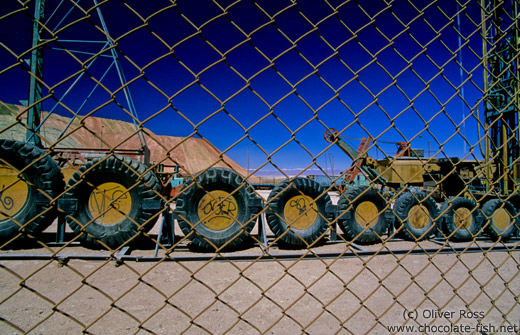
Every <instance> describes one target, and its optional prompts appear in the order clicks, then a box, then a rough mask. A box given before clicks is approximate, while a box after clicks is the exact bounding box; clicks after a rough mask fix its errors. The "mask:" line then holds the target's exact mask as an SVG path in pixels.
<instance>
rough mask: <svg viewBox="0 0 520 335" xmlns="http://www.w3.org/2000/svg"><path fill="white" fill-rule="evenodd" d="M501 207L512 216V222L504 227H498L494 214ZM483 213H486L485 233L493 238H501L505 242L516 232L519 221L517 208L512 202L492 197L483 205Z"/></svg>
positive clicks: (496, 239)
mask: <svg viewBox="0 0 520 335" xmlns="http://www.w3.org/2000/svg"><path fill="white" fill-rule="evenodd" d="M500 208H503V209H505V210H506V211H507V212H508V214H509V216H510V217H511V224H510V225H509V226H508V227H506V228H504V229H502V228H500V227H498V226H497V224H496V222H495V221H494V219H493V214H495V212H496V211H497V210H498V209H500ZM482 213H483V214H484V233H485V234H486V235H488V236H489V237H491V238H492V239H493V240H495V241H498V240H501V241H503V242H505V241H507V240H509V239H510V238H511V237H512V236H514V235H515V234H516V232H517V230H518V227H519V221H518V217H517V211H516V208H515V206H513V204H512V203H511V202H509V201H505V200H500V199H491V200H489V201H487V202H486V203H485V204H484V206H482Z"/></svg>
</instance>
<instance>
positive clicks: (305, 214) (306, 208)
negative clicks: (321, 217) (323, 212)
mask: <svg viewBox="0 0 520 335" xmlns="http://www.w3.org/2000/svg"><path fill="white" fill-rule="evenodd" d="M283 216H284V218H285V222H286V223H287V226H288V227H291V228H293V229H297V230H304V229H307V228H309V227H312V225H313V224H314V223H315V222H316V219H317V218H318V209H317V207H316V203H315V202H313V200H312V198H311V197H308V196H306V195H303V194H299V195H295V196H294V197H292V198H291V199H289V201H287V202H286V203H285V206H284V208H283Z"/></svg>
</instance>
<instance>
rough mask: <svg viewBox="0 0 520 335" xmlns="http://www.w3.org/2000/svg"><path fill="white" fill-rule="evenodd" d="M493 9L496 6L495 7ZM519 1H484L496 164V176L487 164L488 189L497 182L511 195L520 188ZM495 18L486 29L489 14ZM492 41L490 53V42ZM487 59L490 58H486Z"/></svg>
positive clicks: (488, 117) (488, 119) (491, 147)
mask: <svg viewBox="0 0 520 335" xmlns="http://www.w3.org/2000/svg"><path fill="white" fill-rule="evenodd" d="M491 6H492V7H491ZM518 7H519V4H518V1H515V0H511V1H497V0H493V1H489V2H487V3H486V1H485V0H482V17H483V20H482V30H483V36H484V39H483V54H484V62H485V63H484V68H485V69H486V71H484V92H490V93H488V94H487V96H485V97H484V101H485V105H484V107H485V108H484V123H485V133H486V137H485V142H486V152H485V158H486V162H491V161H493V162H494V163H495V165H496V170H495V173H494V174H493V173H492V167H491V165H490V164H487V168H486V179H487V185H486V186H487V187H488V189H489V188H490V186H491V182H492V180H497V181H498V182H497V184H496V185H498V186H499V189H498V190H497V191H498V192H499V193H501V194H504V195H507V194H509V193H511V191H514V190H516V189H517V188H518V185H519V178H520V162H519V159H520V142H519V141H518V138H519V136H520V129H519V124H520V123H519V120H520V119H519V118H520V114H519V111H520V101H518V99H519V98H518V96H519V95H518V93H519V92H520V68H519V53H520V45H519V43H520V38H519V28H520V27H519V23H518V20H515V18H517V17H518V14H519V8H518ZM486 13H487V15H492V18H493V19H492V24H491V25H488V26H486V20H485V19H484V17H485V15H486ZM488 40H489V41H492V43H493V48H492V49H491V50H488V45H487V43H486V41H488ZM486 56H487V57H486Z"/></svg>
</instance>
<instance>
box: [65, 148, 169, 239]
mask: <svg viewBox="0 0 520 335" xmlns="http://www.w3.org/2000/svg"><path fill="white" fill-rule="evenodd" d="M160 191H161V186H160V183H159V180H158V179H157V176H156V175H155V174H154V173H153V172H151V171H147V170H146V166H145V165H144V164H142V163H141V162H139V161H137V160H135V159H133V158H130V157H121V156H116V157H114V156H110V157H106V158H97V159H94V160H92V161H89V162H87V163H86V164H84V165H83V166H81V167H80V169H79V171H78V172H75V173H74V174H73V175H72V177H71V178H70V180H69V183H68V188H67V193H66V194H65V197H64V199H63V201H62V202H61V203H60V207H61V208H62V209H63V210H65V211H66V212H68V214H69V215H68V216H67V218H66V220H67V223H68V225H69V226H70V228H71V229H72V230H73V231H74V233H75V234H77V235H79V239H80V241H81V242H82V243H83V244H84V245H85V246H87V247H90V248H109V249H115V248H117V247H119V246H121V245H123V244H125V243H127V242H128V241H130V240H132V241H135V240H136V238H137V237H138V235H139V234H142V233H146V232H148V231H149V230H150V229H151V228H152V227H153V226H154V224H155V222H156V221H157V217H158V215H159V214H158V213H159V211H160V210H161V209H162V200H161V197H160Z"/></svg>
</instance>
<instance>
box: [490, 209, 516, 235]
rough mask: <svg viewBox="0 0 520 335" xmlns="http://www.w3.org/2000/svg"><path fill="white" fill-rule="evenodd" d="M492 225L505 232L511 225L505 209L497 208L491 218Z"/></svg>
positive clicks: (509, 216)
mask: <svg viewBox="0 0 520 335" xmlns="http://www.w3.org/2000/svg"><path fill="white" fill-rule="evenodd" d="M491 218H492V219H493V225H494V226H495V227H497V228H498V229H500V230H505V229H507V227H509V225H510V224H511V215H510V214H509V212H508V211H507V210H506V209H505V208H498V209H497V210H496V211H495V212H494V213H493V216H492V217H491Z"/></svg>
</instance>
